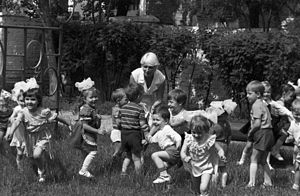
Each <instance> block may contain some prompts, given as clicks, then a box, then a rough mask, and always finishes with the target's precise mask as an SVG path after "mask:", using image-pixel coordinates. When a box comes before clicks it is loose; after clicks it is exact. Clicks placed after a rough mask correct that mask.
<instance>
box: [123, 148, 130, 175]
mask: <svg viewBox="0 0 300 196" xmlns="http://www.w3.org/2000/svg"><path fill="white" fill-rule="evenodd" d="M130 156H131V154H130V153H128V152H127V153H126V157H125V159H124V161H123V164H122V173H121V175H126V172H127V168H128V166H129V164H130Z"/></svg>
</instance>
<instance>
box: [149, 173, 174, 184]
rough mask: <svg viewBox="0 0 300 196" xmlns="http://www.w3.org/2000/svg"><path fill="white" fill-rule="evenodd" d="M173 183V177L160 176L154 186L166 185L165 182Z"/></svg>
mask: <svg viewBox="0 0 300 196" xmlns="http://www.w3.org/2000/svg"><path fill="white" fill-rule="evenodd" d="M170 181H171V176H170V175H167V176H158V178H156V180H154V181H153V184H159V183H164V182H170Z"/></svg>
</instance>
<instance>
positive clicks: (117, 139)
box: [110, 88, 128, 157]
mask: <svg viewBox="0 0 300 196" xmlns="http://www.w3.org/2000/svg"><path fill="white" fill-rule="evenodd" d="M111 99H112V101H113V102H115V103H116V105H115V106H114V107H112V124H113V127H117V126H116V125H117V122H116V121H117V118H118V116H119V111H120V108H121V107H122V106H123V105H125V104H126V103H128V99H127V96H126V94H125V90H124V89H123V88H118V89H116V90H115V91H113V93H112V95H111ZM110 139H111V141H112V143H113V148H114V154H113V155H112V156H113V157H116V156H118V155H119V154H120V148H121V131H120V130H119V129H112V131H111V133H110Z"/></svg>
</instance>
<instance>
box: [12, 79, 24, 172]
mask: <svg viewBox="0 0 300 196" xmlns="http://www.w3.org/2000/svg"><path fill="white" fill-rule="evenodd" d="M26 90H27V84H26V82H24V81H22V82H17V83H15V85H14V88H13V90H12V100H14V101H15V102H17V104H18V105H17V106H16V107H15V108H14V109H13V114H12V115H11V117H10V122H11V123H13V122H14V121H15V120H16V118H17V116H18V114H19V112H22V110H23V108H24V107H25V102H24V92H25V91H26ZM25 144H26V143H25V127H24V124H23V123H21V124H20V125H19V126H18V128H17V129H16V131H15V133H14V135H13V138H12V141H11V143H10V146H12V147H16V150H17V156H16V163H17V167H18V169H19V171H22V170H23V168H22V166H21V160H22V158H23V155H24V154H25V153H26V152H25V150H26V149H25V147H26V145H25Z"/></svg>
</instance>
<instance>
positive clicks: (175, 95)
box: [168, 88, 187, 105]
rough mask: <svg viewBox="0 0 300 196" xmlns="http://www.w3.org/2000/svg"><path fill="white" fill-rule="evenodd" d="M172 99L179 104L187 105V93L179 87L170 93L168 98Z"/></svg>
mask: <svg viewBox="0 0 300 196" xmlns="http://www.w3.org/2000/svg"><path fill="white" fill-rule="evenodd" d="M171 99H174V100H175V101H176V102H177V103H179V104H182V105H185V102H186V100H187V94H186V93H185V92H184V91H183V90H181V89H179V88H177V89H173V90H171V91H170V92H169V93H168V100H171Z"/></svg>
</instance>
